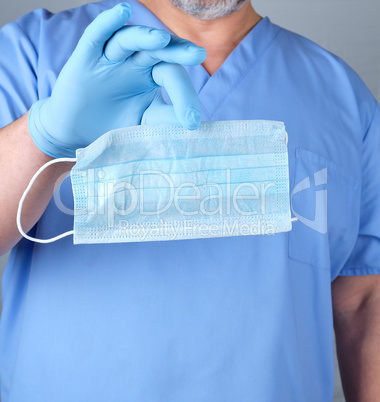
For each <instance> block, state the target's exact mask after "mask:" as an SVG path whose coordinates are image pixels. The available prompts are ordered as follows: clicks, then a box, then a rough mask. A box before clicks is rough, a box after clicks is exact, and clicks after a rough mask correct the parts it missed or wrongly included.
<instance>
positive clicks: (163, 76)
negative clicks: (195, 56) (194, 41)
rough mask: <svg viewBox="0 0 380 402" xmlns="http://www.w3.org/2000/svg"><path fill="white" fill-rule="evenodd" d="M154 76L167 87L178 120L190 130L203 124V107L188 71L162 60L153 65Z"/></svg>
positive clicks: (156, 80) (160, 84) (154, 78)
mask: <svg viewBox="0 0 380 402" xmlns="http://www.w3.org/2000/svg"><path fill="white" fill-rule="evenodd" d="M152 77H153V80H154V81H155V83H156V84H157V85H159V86H161V87H164V88H165V89H166V91H167V93H168V95H169V97H170V100H171V101H172V103H173V108H174V113H175V115H176V117H177V120H178V122H179V123H180V124H181V125H182V126H183V127H185V128H187V129H189V130H195V129H197V128H198V127H199V125H200V124H201V107H200V103H199V99H198V95H197V93H196V92H195V89H194V86H193V84H192V82H191V80H190V77H189V75H188V73H187V71H186V70H185V69H184V68H183V67H182V66H181V65H179V64H169V63H164V62H161V63H158V64H156V65H155V66H154V67H153V69H152Z"/></svg>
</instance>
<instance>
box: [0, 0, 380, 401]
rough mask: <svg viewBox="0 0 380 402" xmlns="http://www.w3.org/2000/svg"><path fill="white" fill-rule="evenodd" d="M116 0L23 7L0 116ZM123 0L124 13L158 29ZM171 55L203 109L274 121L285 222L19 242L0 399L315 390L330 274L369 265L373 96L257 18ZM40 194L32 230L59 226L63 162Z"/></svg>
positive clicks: (373, 266) (22, 100)
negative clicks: (288, 196) (211, 231)
mask: <svg viewBox="0 0 380 402" xmlns="http://www.w3.org/2000/svg"><path fill="white" fill-rule="evenodd" d="M115 3H116V1H114V0H112V1H103V2H99V3H93V4H87V5H84V6H82V7H79V8H77V9H73V10H69V11H65V12H61V13H58V14H56V15H53V14H51V13H49V12H48V11H46V10H42V9H39V10H36V11H34V12H32V13H30V14H28V15H26V16H24V17H22V18H20V19H19V20H17V21H16V22H14V23H11V24H8V25H6V26H5V27H4V28H3V29H2V30H1V31H0V49H1V57H0V127H2V126H5V125H7V124H9V123H10V122H12V121H13V120H15V119H16V118H18V117H20V116H21V115H23V114H24V113H25V112H26V111H27V110H28V109H29V108H30V106H31V104H32V103H33V102H34V101H35V100H37V99H39V98H44V97H47V96H49V95H50V93H51V90H52V87H53V86H54V82H55V80H56V77H57V75H58V73H59V71H60V69H61V68H62V66H63V65H64V63H65V62H66V60H67V59H68V57H69V56H70V54H71V52H72V51H73V49H74V47H75V45H76V43H77V41H78V39H79V37H80V36H81V34H82V32H83V30H84V29H85V27H86V26H87V25H88V24H89V23H90V22H91V21H92V20H93V19H94V18H95V16H96V15H98V14H99V13H100V12H101V11H103V10H105V9H107V8H110V7H111V6H113V5H114V4H115ZM131 4H132V6H133V15H132V19H131V23H132V24H143V25H149V26H153V27H160V28H163V25H162V23H161V22H160V21H159V20H158V19H157V18H156V17H155V16H154V15H153V14H152V13H150V12H149V11H148V10H147V9H146V8H144V7H143V6H142V5H141V4H139V3H138V2H136V1H135V0H132V1H131ZM188 71H189V73H190V76H191V78H192V80H193V82H194V86H195V88H196V90H197V92H198V94H199V98H200V101H201V104H202V113H203V120H230V119H269V120H279V121H283V122H285V124H286V127H287V131H288V134H289V163H290V186H291V189H292V190H293V196H292V200H293V204H292V206H293V211H294V214H297V215H298V216H300V217H301V218H300V221H299V222H296V223H295V225H294V228H293V230H292V231H291V232H290V233H281V234H276V235H272V236H242V237H230V238H217V239H203V240H184V241H167V242H149V243H130V244H105V245H77V246H74V245H73V243H72V239H71V238H65V239H63V240H60V241H58V242H56V243H52V244H42V245H41V244H33V243H30V242H29V241H26V240H21V241H20V242H19V243H18V245H17V246H16V247H15V248H14V249H13V251H12V253H11V257H10V260H9V263H8V266H7V268H6V272H5V274H4V279H3V305H4V307H3V314H2V317H1V324H0V381H1V396H2V401H3V402H9V401H12V402H21V401H27V402H41V401H49V402H51V401H54V402H61V401H62V402H67V401H71V402H76V401H78V402H79V401H81V402H82V401H102V402H103V401H133V402H135V401H139V402H145V401H146V402H155V401H165V402H185V401H186V402H187V401H189V402H194V401H197V402H210V401H219V402H221V401H234V402H235V401H239V402H244V401H247V402H248V401H250V402H251V401H260V402H267V401H268V402H272V401H281V402H305V401H308V402H326V401H329V400H331V399H332V393H333V380H334V365H333V321H332V303H331V281H332V280H333V279H334V278H336V277H337V276H338V275H368V274H379V273H380V203H379V199H380V171H379V163H378V161H379V155H380V111H379V106H378V105H377V103H376V101H375V99H374V98H373V96H372V95H371V94H370V92H369V90H368V89H367V88H366V87H365V85H364V84H363V82H362V81H361V80H360V78H359V77H358V76H357V75H356V74H355V73H354V72H353V71H352V70H351V69H350V68H349V67H348V66H347V65H346V64H345V63H344V62H342V60H340V59H339V58H337V57H335V56H334V55H332V54H330V53H328V52H327V51H325V50H323V49H321V48H320V47H319V46H317V45H316V44H314V43H312V42H310V41H309V40H307V39H305V38H303V37H301V36H298V35H296V34H294V33H291V32H288V31H286V30H284V29H281V28H280V27H278V26H276V25H274V24H272V23H271V22H270V20H269V19H268V18H265V19H263V20H262V21H261V22H260V23H259V24H258V25H257V26H256V27H255V28H254V29H253V30H252V31H251V32H250V33H249V34H248V35H247V36H246V37H245V38H244V40H243V41H242V42H241V43H240V44H239V46H238V47H237V48H236V49H235V50H234V51H233V52H232V54H231V55H230V56H229V57H228V59H227V60H226V61H225V62H224V64H223V65H222V66H221V67H220V69H219V70H218V71H217V72H216V73H215V74H214V75H213V76H212V77H210V76H209V75H208V74H207V72H206V71H205V70H204V69H203V67H202V66H196V67H190V68H188ZM9 174H12V172H9ZM300 183H301V184H300ZM3 191H4V189H3ZM56 196H57V197H56V199H55V201H54V199H53V200H52V201H51V202H50V204H49V206H48V207H47V209H46V211H45V213H44V214H43V216H42V217H41V219H40V220H39V222H38V223H37V225H36V227H35V228H34V234H35V235H36V236H37V237H40V238H47V237H51V236H54V235H56V234H58V233H62V232H64V231H66V230H70V229H72V225H73V218H72V216H70V215H69V214H65V213H63V212H61V211H60V209H62V205H64V206H66V207H67V208H68V209H70V208H72V204H73V199H72V193H71V184H70V180H69V178H68V179H66V180H65V181H64V182H63V184H62V185H61V187H60V189H59V191H58V192H57V194H56ZM57 203H61V204H62V205H61V206H60V209H59V208H58V207H57Z"/></svg>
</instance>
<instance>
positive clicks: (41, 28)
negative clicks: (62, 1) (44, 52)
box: [2, 0, 115, 47]
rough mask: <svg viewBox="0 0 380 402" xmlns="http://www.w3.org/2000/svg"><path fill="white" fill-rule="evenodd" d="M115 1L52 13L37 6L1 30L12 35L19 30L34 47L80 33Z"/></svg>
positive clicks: (89, 4)
mask: <svg viewBox="0 0 380 402" xmlns="http://www.w3.org/2000/svg"><path fill="white" fill-rule="evenodd" d="M113 3H115V1H109V0H107V1H100V2H97V3H88V4H85V5H83V6H80V7H77V8H72V9H69V10H64V11H61V12H58V13H52V12H50V11H49V10H46V9H43V8H39V9H37V10H34V11H32V12H30V13H28V14H25V15H23V16H22V17H20V18H18V19H17V20H15V21H14V22H11V23H9V24H7V25H5V26H4V27H3V28H2V31H5V32H6V33H8V35H9V34H10V35H11V36H12V34H14V35H17V34H19V33H20V32H21V33H22V34H23V36H25V37H27V38H28V39H29V40H30V41H31V42H32V43H33V44H34V45H35V46H36V47H38V45H39V44H41V43H43V42H44V41H48V40H49V41H53V40H54V39H57V40H58V39H59V40H61V41H64V40H66V41H67V38H70V37H73V36H76V35H77V34H78V33H82V32H83V31H84V29H85V28H86V26H87V25H88V24H89V23H90V22H91V21H92V20H93V19H94V18H96V16H97V15H98V14H100V13H101V12H102V11H104V10H106V9H107V8H110V7H112V6H113Z"/></svg>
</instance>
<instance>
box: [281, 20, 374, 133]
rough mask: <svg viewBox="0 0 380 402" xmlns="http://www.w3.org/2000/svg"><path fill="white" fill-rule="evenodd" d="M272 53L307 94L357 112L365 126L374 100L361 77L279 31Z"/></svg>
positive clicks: (316, 47) (319, 50)
mask: <svg viewBox="0 0 380 402" xmlns="http://www.w3.org/2000/svg"><path fill="white" fill-rule="evenodd" d="M276 51H277V52H278V53H279V54H280V55H281V57H282V58H283V59H284V60H286V61H287V63H286V64H287V65H288V68H289V70H291V72H290V75H291V76H294V77H295V79H296V80H297V81H299V82H302V84H303V86H304V88H305V90H306V91H310V92H309V94H310V95H311V94H314V95H315V94H317V93H319V96H320V97H324V98H325V99H326V100H331V101H334V103H335V104H336V105H338V106H341V107H342V108H347V110H351V112H352V113H355V114H356V113H357V115H358V117H359V116H360V117H361V119H362V120H363V125H364V126H366V125H367V124H368V123H369V121H370V120H371V116H373V113H374V110H375V108H376V106H377V101H376V99H375V98H374V96H373V95H372V93H371V91H370V90H369V89H368V88H367V86H366V84H365V83H364V82H363V80H362V79H361V77H360V76H359V75H358V74H357V73H356V72H355V71H354V70H353V69H352V68H351V67H350V66H349V65H348V64H347V63H346V62H345V61H344V60H342V59H341V58H340V57H338V56H337V55H335V54H333V53H331V52H329V51H328V50H326V49H324V48H323V47H322V46H320V45H318V44H317V43H315V42H313V41H312V40H310V39H307V38H305V37H304V36H302V35H299V34H296V33H294V32H291V31H288V30H286V29H284V28H280V31H279V34H278V40H277V47H276Z"/></svg>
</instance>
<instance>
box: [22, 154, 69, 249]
mask: <svg viewBox="0 0 380 402" xmlns="http://www.w3.org/2000/svg"><path fill="white" fill-rule="evenodd" d="M60 162H76V158H59V159H53V160H51V161H49V162H47V163H45V164H44V165H43V166H41V167H40V168H39V169H38V171H37V172H36V173H35V174H34V176H33V177H32V178H31V180H30V182H29V184H28V187H27V188H26V190H25V191H24V194H23V195H22V197H21V199H20V202H19V204H18V210H17V229H18V231H19V232H20V233H21V234H22V235H23V236H24V237H25V238H26V239H28V240H31V241H34V242H36V243H52V242H54V241H56V240H59V239H62V238H63V237H66V236H70V235H71V234H74V230H69V231H68V232H66V233H62V234H60V235H58V236H56V237H52V238H51V239H37V238H34V237H31V236H28V235H27V234H26V233H25V232H24V230H23V229H22V226H21V210H22V206H23V204H24V201H25V198H26V196H27V195H28V193H29V191H30V189H31V188H32V186H33V183H34V182H35V181H36V179H37V177H38V176H39V175H40V174H41V173H42V172H43V171H44V170H45V169H46V168H47V167H49V166H51V165H54V164H55V163H60Z"/></svg>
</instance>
